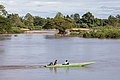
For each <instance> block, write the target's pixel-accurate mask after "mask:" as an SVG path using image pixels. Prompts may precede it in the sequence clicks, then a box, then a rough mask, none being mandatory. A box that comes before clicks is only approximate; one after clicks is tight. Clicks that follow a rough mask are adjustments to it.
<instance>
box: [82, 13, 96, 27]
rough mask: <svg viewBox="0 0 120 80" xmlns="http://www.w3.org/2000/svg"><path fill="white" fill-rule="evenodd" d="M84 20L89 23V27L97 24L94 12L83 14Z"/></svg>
mask: <svg viewBox="0 0 120 80" xmlns="http://www.w3.org/2000/svg"><path fill="white" fill-rule="evenodd" d="M81 20H82V22H83V23H87V24H88V26H89V27H94V26H95V19H94V16H93V14H92V13H90V12H87V13H85V14H84V15H83V16H82V19H81Z"/></svg>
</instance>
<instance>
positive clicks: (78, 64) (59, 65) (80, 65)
mask: <svg viewBox="0 0 120 80" xmlns="http://www.w3.org/2000/svg"><path fill="white" fill-rule="evenodd" d="M94 63H95V62H83V63H71V64H69V65H63V64H56V65H51V66H46V67H47V68H65V67H84V66H86V65H90V64H94Z"/></svg>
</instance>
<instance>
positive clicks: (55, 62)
mask: <svg viewBox="0 0 120 80" xmlns="http://www.w3.org/2000/svg"><path fill="white" fill-rule="evenodd" d="M56 64H57V60H55V61H54V63H53V62H50V63H49V64H48V66H51V65H56Z"/></svg>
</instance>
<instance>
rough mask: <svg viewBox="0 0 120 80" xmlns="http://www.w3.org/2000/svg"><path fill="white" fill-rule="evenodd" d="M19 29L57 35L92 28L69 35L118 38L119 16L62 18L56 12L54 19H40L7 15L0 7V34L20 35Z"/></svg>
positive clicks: (119, 35) (76, 15) (28, 14)
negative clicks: (71, 30) (50, 31)
mask: <svg viewBox="0 0 120 80" xmlns="http://www.w3.org/2000/svg"><path fill="white" fill-rule="evenodd" d="M21 28H26V29H30V30H40V29H58V30H59V34H66V33H67V32H66V29H70V28H92V30H91V31H77V32H71V35H77V36H80V37H87V38H88V37H90V38H120V15H117V16H112V15H110V16H109V17H108V18H107V19H99V18H95V17H94V15H93V14H92V13H91V12H87V13H85V14H83V16H81V17H80V15H79V14H78V13H75V14H72V15H66V16H64V15H63V14H62V13H61V12H58V13H57V14H56V16H55V17H54V18H42V17H40V16H33V15H32V14H30V13H27V14H26V15H25V16H22V17H20V16H19V14H13V13H12V14H9V13H8V12H7V11H6V10H5V7H4V6H3V5H0V34H3V33H21V32H23V31H21Z"/></svg>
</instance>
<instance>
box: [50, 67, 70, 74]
mask: <svg viewBox="0 0 120 80" xmlns="http://www.w3.org/2000/svg"><path fill="white" fill-rule="evenodd" d="M58 69H64V72H66V73H68V72H69V67H68V68H49V70H50V72H51V73H55V74H57V73H59V72H58Z"/></svg>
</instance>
